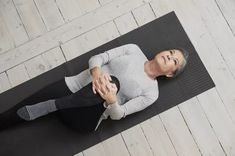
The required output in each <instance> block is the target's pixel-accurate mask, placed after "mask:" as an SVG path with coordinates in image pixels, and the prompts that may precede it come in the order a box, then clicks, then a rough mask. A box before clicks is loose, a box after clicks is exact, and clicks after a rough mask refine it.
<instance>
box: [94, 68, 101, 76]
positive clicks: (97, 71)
mask: <svg viewBox="0 0 235 156" xmlns="http://www.w3.org/2000/svg"><path fill="white" fill-rule="evenodd" d="M101 73H102V71H101V68H100V67H94V68H92V69H91V75H92V77H96V76H99V75H100V74H101Z"/></svg>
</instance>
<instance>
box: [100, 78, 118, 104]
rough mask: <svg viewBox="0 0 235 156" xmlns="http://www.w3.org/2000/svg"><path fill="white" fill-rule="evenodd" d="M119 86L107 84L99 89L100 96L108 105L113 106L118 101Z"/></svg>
mask: <svg viewBox="0 0 235 156" xmlns="http://www.w3.org/2000/svg"><path fill="white" fill-rule="evenodd" d="M117 90H118V89H117V86H116V84H115V83H110V82H108V83H106V84H105V85H101V86H100V87H99V88H97V91H98V93H99V94H100V96H101V97H102V98H103V99H104V100H105V101H106V103H107V104H113V103H115V102H116V100H117V95H116V94H117Z"/></svg>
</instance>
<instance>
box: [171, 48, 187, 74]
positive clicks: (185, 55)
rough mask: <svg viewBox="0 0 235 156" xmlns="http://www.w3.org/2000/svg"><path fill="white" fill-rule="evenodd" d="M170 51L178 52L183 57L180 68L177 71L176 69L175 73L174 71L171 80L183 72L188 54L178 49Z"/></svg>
mask: <svg viewBox="0 0 235 156" xmlns="http://www.w3.org/2000/svg"><path fill="white" fill-rule="evenodd" d="M172 49H175V50H179V51H180V52H181V54H182V55H183V57H184V61H183V64H182V65H181V66H180V68H179V69H176V71H174V75H173V77H172V78H174V77H176V76H178V75H179V74H180V73H182V72H183V71H184V69H185V67H186V65H187V63H188V57H189V52H188V51H187V50H185V49H183V48H180V47H177V48H172Z"/></svg>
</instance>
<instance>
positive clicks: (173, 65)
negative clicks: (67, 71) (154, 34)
mask: <svg viewBox="0 0 235 156" xmlns="http://www.w3.org/2000/svg"><path fill="white" fill-rule="evenodd" d="M187 59H188V53H187V52H186V51H185V50H182V49H180V48H175V49H171V50H165V51H162V52H160V53H158V54H157V55H156V56H155V57H154V58H153V59H152V60H148V59H147V57H146V56H145V55H144V53H143V52H142V50H141V49H140V48H139V47H138V46H137V45H135V44H126V45H123V46H120V47H117V48H114V49H111V50H108V51H106V52H104V53H101V54H98V55H95V56H93V57H91V58H90V59H89V69H87V70H85V71H83V72H81V73H79V74H78V75H75V76H71V77H65V79H63V80H61V81H59V82H56V83H54V84H52V85H50V86H47V87H46V88H44V89H43V90H41V91H40V94H38V95H43V93H46V92H47V94H53V91H57V92H58V91H59V90H60V91H63V92H64V95H63V93H61V95H62V96H65V97H62V96H61V95H60V96H61V98H59V97H58V96H57V97H56V96H55V97H56V98H55V97H54V99H53V98H51V97H53V96H50V98H48V100H47V101H44V102H39V103H37V104H34V105H32V101H31V104H30V105H29V104H28V105H27V106H24V107H21V108H20V109H18V110H17V114H18V116H19V117H20V118H21V119H24V120H34V119H36V118H38V117H40V116H44V115H46V114H48V113H50V112H55V111H57V110H59V111H57V112H58V113H59V114H60V117H61V118H62V120H63V121H65V123H67V124H68V125H69V126H71V127H75V128H78V129H79V127H82V129H83V131H91V130H95V129H97V128H98V126H99V124H100V122H101V121H102V120H103V119H107V118H108V117H110V118H111V119H113V120H119V119H121V118H124V117H126V116H127V115H130V114H133V113H135V112H138V111H141V110H143V109H145V108H146V107H148V106H149V105H151V104H153V103H154V101H156V100H157V98H158V93H159V91H158V82H157V79H156V78H157V77H159V76H166V77H169V78H170V77H175V76H177V75H178V74H179V73H181V72H182V71H183V69H184V67H185V65H186V64H187ZM118 90H119V91H118ZM49 91H50V92H51V93H48V92H49ZM91 93H92V94H91ZM54 94H55V93H54ZM38 95H34V96H36V97H38ZM34 99H35V98H34ZM49 99H50V100H49ZM22 105H26V103H25V102H24V104H21V106H22ZM84 112H85V113H84ZM94 114H95V115H94ZM87 121H93V122H87ZM74 125H75V126H74ZM86 127H89V128H86ZM80 130H81V129H80Z"/></svg>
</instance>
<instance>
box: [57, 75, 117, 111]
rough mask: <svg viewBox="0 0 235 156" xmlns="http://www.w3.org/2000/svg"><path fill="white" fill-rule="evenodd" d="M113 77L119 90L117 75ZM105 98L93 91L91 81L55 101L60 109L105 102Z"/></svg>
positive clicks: (113, 81)
mask: <svg viewBox="0 0 235 156" xmlns="http://www.w3.org/2000/svg"><path fill="white" fill-rule="evenodd" d="M111 77H112V81H111V82H112V83H115V84H116V86H117V88H118V90H119V89H120V84H119V81H118V79H117V78H116V77H114V76H111ZM103 102H104V99H103V98H102V97H101V96H100V95H99V93H97V94H94V93H93V91H92V83H89V84H88V85H86V86H85V87H83V88H82V89H80V90H79V91H77V92H76V93H74V94H71V95H69V96H66V97H62V98H58V99H56V101H55V103H56V106H57V108H58V109H66V108H75V107H89V106H93V105H97V104H99V103H103Z"/></svg>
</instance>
